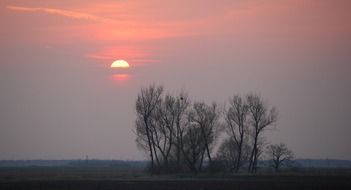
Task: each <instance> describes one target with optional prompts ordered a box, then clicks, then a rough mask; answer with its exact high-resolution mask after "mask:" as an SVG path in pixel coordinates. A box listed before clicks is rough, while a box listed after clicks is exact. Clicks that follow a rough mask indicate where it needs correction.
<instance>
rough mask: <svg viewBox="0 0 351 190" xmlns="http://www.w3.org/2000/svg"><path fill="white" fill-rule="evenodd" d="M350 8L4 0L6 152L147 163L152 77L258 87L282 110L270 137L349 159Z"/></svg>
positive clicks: (300, 150)
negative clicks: (143, 142)
mask: <svg viewBox="0 0 351 190" xmlns="http://www.w3.org/2000/svg"><path fill="white" fill-rule="evenodd" d="M350 10H351V1H349V0H284V1H279V0H276V1H275V0H257V1H254V0H253V1H249V0H247V1H246V0H218V1H213V0H85V1H83V0H60V1H54V0H1V1H0V26H1V29H0V42H1V43H0V159H77V158H85V155H89V157H90V158H98V159H133V160H138V159H147V157H146V156H145V155H144V154H143V152H142V151H140V150H138V149H137V146H136V143H135V134H134V133H133V131H132V130H133V129H134V121H135V110H134V108H135V107H134V106H135V100H136V96H137V93H138V92H139V90H140V87H142V86H148V85H149V84H152V83H156V84H161V85H164V86H165V87H166V90H169V91H170V92H172V93H177V92H180V91H182V90H184V91H187V92H188V93H189V95H190V97H191V99H193V100H204V101H206V102H212V101H216V102H217V103H219V104H221V105H223V104H224V102H225V101H227V100H228V99H229V97H231V96H232V95H233V94H236V93H239V94H245V93H248V92H257V93H259V94H261V96H262V97H263V98H264V99H265V100H267V102H268V103H269V104H270V105H274V106H276V107H277V109H278V110H279V121H278V123H277V126H276V128H277V129H276V130H272V131H267V137H268V139H269V141H270V142H273V143H279V142H284V143H286V144H287V145H288V147H290V148H291V149H292V150H293V151H294V152H295V155H296V157H298V158H323V159H324V158H337V159H351V151H349V150H350V145H351V137H350V134H351V124H350V123H351V122H350V118H351V109H350V108H351V21H350V20H351V11H350ZM115 60H126V61H127V62H128V63H129V64H130V67H129V68H124V69H121V68H120V69H118V68H117V69H116V68H115V69H113V68H110V65H111V64H112V62H113V61H115Z"/></svg>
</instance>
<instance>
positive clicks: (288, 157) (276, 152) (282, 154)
mask: <svg viewBox="0 0 351 190" xmlns="http://www.w3.org/2000/svg"><path fill="white" fill-rule="evenodd" d="M267 154H268V156H269V158H270V159H271V162H272V167H273V168H274V170H275V171H276V172H279V169H280V168H281V167H282V166H284V165H285V166H287V165H289V164H290V163H291V161H292V160H293V159H294V154H293V152H292V151H291V150H289V149H288V147H287V146H286V144H284V143H280V144H273V145H270V146H268V148H267Z"/></svg>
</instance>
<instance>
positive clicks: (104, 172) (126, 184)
mask: <svg viewBox="0 0 351 190" xmlns="http://www.w3.org/2000/svg"><path fill="white" fill-rule="evenodd" d="M349 174H350V173H349V172H344V171H340V172H338V171H334V172H332V173H303V174H302V173H301V174H297V173H294V174H281V175H272V174H270V175H268V174H260V175H254V176H253V175H232V176H221V175H219V174H217V175H197V176H189V175H181V174H178V175H162V176H159V175H157V176H156V175H154V176H150V175H147V174H145V173H144V172H143V171H140V170H139V171H138V170H118V169H114V168H107V167H106V168H77V167H71V168H69V167H67V168H65V167H52V168H48V167H33V168H30V167H29V168H1V169H0V189H1V190H10V189H11V190H13V189H16V190H17V189H19V190H22V189H23V190H32V189H33V190H34V189H35V190H37V189H43V190H44V189H45V190H51V189H53V190H67V189H75V190H95V189H99V190H105V189H106V190H112V189H128V190H134V189H136V190H144V189H155V190H167V189H170V190H188V189H189V190H190V189H191V190H197V189H199V190H200V189H201V190H207V189H208V190H217V189H218V190H219V189H224V190H226V189H232V190H254V189H263V190H266V189H267V190H272V189H273V190H274V189H288V190H290V189H291V190H293V189H316V190H318V189H332V190H338V189H345V190H346V189H351V175H349Z"/></svg>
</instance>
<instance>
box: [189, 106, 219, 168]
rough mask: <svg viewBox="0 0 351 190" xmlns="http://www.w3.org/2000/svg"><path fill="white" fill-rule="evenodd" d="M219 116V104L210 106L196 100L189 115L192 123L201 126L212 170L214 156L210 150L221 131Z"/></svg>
mask: <svg viewBox="0 0 351 190" xmlns="http://www.w3.org/2000/svg"><path fill="white" fill-rule="evenodd" d="M219 116H220V115H219V112H218V109H217V105H216V104H215V103H213V104H212V105H211V106H209V105H207V104H205V103H204V102H195V103H194V104H193V109H192V110H191V111H190V112H189V115H188V118H189V121H190V123H192V124H195V125H197V126H198V127H199V128H200V132H201V135H202V140H203V142H204V146H205V150H206V155H207V158H208V161H209V166H210V169H211V171H212V157H211V151H210V150H211V147H212V145H213V143H214V142H215V138H216V137H217V133H218V131H219V130H218V129H219V126H220V125H219Z"/></svg>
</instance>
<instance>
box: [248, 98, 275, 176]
mask: <svg viewBox="0 0 351 190" xmlns="http://www.w3.org/2000/svg"><path fill="white" fill-rule="evenodd" d="M246 99H247V103H248V107H249V113H250V123H251V127H252V138H253V146H252V151H251V155H250V162H249V167H248V171H249V172H251V173H254V172H256V170H257V162H258V157H259V153H260V150H259V137H260V135H261V134H262V132H263V131H264V130H265V129H266V128H267V127H269V126H271V125H273V124H274V123H275V122H276V121H277V117H278V112H277V110H276V109H275V108H274V107H272V108H269V107H268V106H267V105H266V104H265V103H264V102H263V100H262V99H261V97H260V96H258V95H255V94H249V95H248V96H247V98H246Z"/></svg>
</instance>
